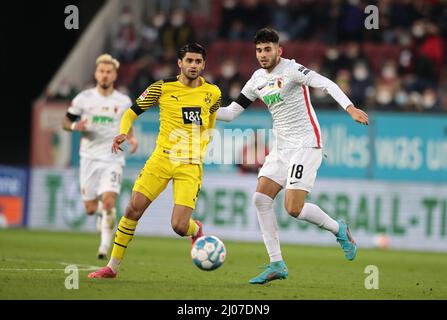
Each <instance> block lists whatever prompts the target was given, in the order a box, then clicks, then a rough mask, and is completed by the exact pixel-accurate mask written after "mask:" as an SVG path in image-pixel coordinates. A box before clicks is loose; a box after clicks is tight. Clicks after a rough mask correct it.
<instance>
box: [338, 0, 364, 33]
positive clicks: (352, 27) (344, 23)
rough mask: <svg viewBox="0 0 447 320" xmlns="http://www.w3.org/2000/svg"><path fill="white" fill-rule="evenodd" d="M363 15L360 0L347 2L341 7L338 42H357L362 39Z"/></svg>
mask: <svg viewBox="0 0 447 320" xmlns="http://www.w3.org/2000/svg"><path fill="white" fill-rule="evenodd" d="M364 20H365V14H364V12H363V5H362V3H361V2H360V0H348V2H347V3H345V4H344V5H343V6H342V9H341V14H340V19H339V40H340V41H342V42H343V41H359V40H362V39H363V31H364V30H365V27H364Z"/></svg>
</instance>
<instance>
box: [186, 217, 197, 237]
mask: <svg viewBox="0 0 447 320" xmlns="http://www.w3.org/2000/svg"><path fill="white" fill-rule="evenodd" d="M198 231H199V226H198V225H197V223H196V222H195V221H194V220H193V219H189V227H188V231H187V232H186V236H195V235H196V234H197V232H198Z"/></svg>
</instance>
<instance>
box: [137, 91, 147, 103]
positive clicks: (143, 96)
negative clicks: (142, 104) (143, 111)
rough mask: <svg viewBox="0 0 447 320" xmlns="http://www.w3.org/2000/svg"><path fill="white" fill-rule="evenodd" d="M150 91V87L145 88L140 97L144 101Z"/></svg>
mask: <svg viewBox="0 0 447 320" xmlns="http://www.w3.org/2000/svg"><path fill="white" fill-rule="evenodd" d="M148 93H149V90H148V89H146V90H144V92H143V93H142V94H141V95H140V96H139V97H138V99H140V100H141V101H144V99H146V97H147V94H148Z"/></svg>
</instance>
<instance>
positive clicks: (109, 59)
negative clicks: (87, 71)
mask: <svg viewBox="0 0 447 320" xmlns="http://www.w3.org/2000/svg"><path fill="white" fill-rule="evenodd" d="M100 63H109V64H112V65H113V66H114V67H115V69H116V70H118V68H119V67H120V63H119V62H118V60H116V59H114V58H113V57H112V56H111V55H110V54H107V53H106V54H102V55H100V56H99V57H98V59H96V66H98V65H99V64H100Z"/></svg>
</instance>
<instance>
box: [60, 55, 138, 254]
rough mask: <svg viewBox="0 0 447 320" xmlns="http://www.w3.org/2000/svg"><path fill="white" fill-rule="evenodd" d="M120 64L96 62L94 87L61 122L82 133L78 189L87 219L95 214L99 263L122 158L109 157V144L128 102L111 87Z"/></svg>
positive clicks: (133, 143)
mask: <svg viewBox="0 0 447 320" xmlns="http://www.w3.org/2000/svg"><path fill="white" fill-rule="evenodd" d="M118 68H119V62H118V61H117V60H116V59H113V58H112V56H110V55H109V54H103V55H101V56H99V57H98V59H97V60H96V71H95V79H96V87H95V88H92V89H88V90H84V91H82V92H81V93H79V94H78V95H77V96H76V97H75V98H74V99H73V101H72V103H71V106H70V107H69V108H68V112H67V114H66V116H65V118H64V120H63V122H62V128H63V129H64V130H67V131H79V132H81V146H80V150H79V155H80V187H81V194H82V199H83V200H84V206H85V209H86V211H87V214H88V215H93V214H95V213H97V214H98V218H97V223H96V227H97V229H98V231H100V232H101V244H100V246H99V249H98V259H107V254H108V252H109V249H110V245H111V242H112V236H113V228H114V223H115V219H116V208H115V203H116V197H117V195H118V194H119V193H120V189H121V176H122V173H123V166H124V154H119V155H116V154H112V152H111V151H110V140H111V139H113V138H114V137H115V136H116V134H117V133H118V132H119V123H120V119H121V116H122V115H123V113H124V111H125V110H126V109H127V108H129V106H131V105H132V101H131V100H130V98H129V97H128V96H126V95H124V94H122V93H120V92H118V91H116V90H115V89H114V87H113V84H114V82H115V80H116V78H117V72H118ZM127 140H128V142H129V144H130V152H131V153H134V152H135V151H136V149H137V140H136V139H135V137H134V136H133V134H132V133H131V134H129V135H128V136H127Z"/></svg>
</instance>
